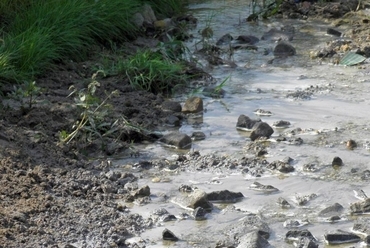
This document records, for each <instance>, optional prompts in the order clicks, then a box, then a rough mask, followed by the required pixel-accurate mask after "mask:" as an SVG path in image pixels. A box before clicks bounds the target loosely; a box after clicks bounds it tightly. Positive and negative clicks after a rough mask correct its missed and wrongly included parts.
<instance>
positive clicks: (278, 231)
mask: <svg viewBox="0 0 370 248" xmlns="http://www.w3.org/2000/svg"><path fill="white" fill-rule="evenodd" d="M249 7H250V5H249V4H248V1H242V0H233V1H231V0H227V1H226V0H224V1H216V0H213V1H212V0H210V1H203V2H202V3H194V4H191V5H190V6H189V9H190V12H192V13H193V14H194V16H196V17H197V18H199V25H198V26H197V28H196V30H194V36H195V39H194V40H193V41H190V42H189V43H187V45H188V46H189V49H190V50H192V51H193V50H195V49H196V48H195V44H196V43H197V42H199V41H200V39H201V36H200V34H199V32H198V30H202V29H203V28H204V27H205V26H206V25H210V26H211V27H212V29H213V31H214V38H213V39H214V40H211V42H213V43H215V42H216V41H217V39H218V38H220V37H221V36H222V35H224V34H226V33H230V34H231V35H233V36H234V37H236V36H238V35H255V36H257V37H261V36H262V34H263V33H264V32H267V31H268V30H269V29H270V28H271V27H281V26H283V25H293V26H294V27H295V30H296V33H295V37H294V39H293V41H292V42H291V43H292V44H293V46H294V47H295V48H296V50H297V55H296V56H294V57H290V58H287V59H281V60H279V61H278V62H276V61H275V62H274V63H273V64H269V63H268V61H269V60H270V59H272V58H273V55H272V54H270V55H263V51H264V50H266V49H273V47H274V46H275V45H276V44H275V43H273V42H272V41H260V42H259V43H257V46H258V51H249V50H239V51H235V54H234V55H233V57H232V58H231V59H232V60H233V61H234V62H235V63H236V64H237V65H238V67H237V68H229V67H224V66H215V67H213V68H209V72H210V73H211V75H212V76H213V77H215V78H216V79H217V81H218V82H219V83H221V82H222V81H223V80H224V79H225V78H227V77H229V80H228V81H227V83H226V85H225V86H224V87H223V89H224V90H226V92H227V93H226V95H225V97H224V98H221V99H213V98H209V97H205V96H203V100H204V104H205V108H206V112H205V113H204V115H203V117H202V118H201V119H197V120H194V122H189V123H183V125H182V127H181V128H180V131H181V132H184V133H187V134H189V135H191V133H192V132H194V131H202V132H204V133H205V134H206V136H207V138H206V139H205V140H203V141H196V142H194V144H193V147H192V149H195V150H199V151H200V152H201V154H207V153H217V154H225V155H229V156H233V155H235V156H238V155H240V154H242V153H243V146H244V145H245V144H246V142H247V141H248V133H245V132H241V131H238V130H236V128H235V125H236V122H237V118H238V116H239V115H241V114H245V115H247V116H249V117H251V118H258V116H255V115H254V114H253V111H254V110H256V109H258V108H260V109H264V110H269V111H271V112H272V113H273V115H272V116H268V117H259V118H261V119H262V120H263V121H265V122H267V123H269V124H270V125H271V124H272V123H274V122H275V121H279V120H286V121H289V122H290V123H291V124H292V126H291V127H290V128H288V129H284V130H275V133H274V135H273V136H272V140H273V139H275V138H276V137H277V136H278V135H279V133H281V132H286V131H289V130H291V129H294V128H298V127H299V128H302V129H307V130H312V131H310V132H306V133H304V134H302V135H301V137H302V139H303V140H304V143H303V144H302V145H301V146H293V145H288V144H284V143H274V146H273V148H271V149H270V150H269V154H268V157H267V160H268V161H270V162H271V161H275V160H278V159H281V158H284V157H286V156H289V157H292V158H293V159H295V160H296V161H297V163H296V164H295V165H294V166H295V168H296V171H295V172H294V173H291V174H287V175H284V176H283V177H282V176H281V175H280V176H279V175H276V174H272V175H268V176H264V177H262V178H258V179H256V178H250V177H245V176H244V175H242V174H231V173H230V172H229V173H225V172H222V173H221V172H220V174H207V173H202V172H197V173H193V172H181V173H179V174H171V173H169V174H168V179H169V182H163V183H153V182H152V181H151V179H152V177H153V176H152V177H151V176H150V175H148V178H144V179H140V181H139V183H140V184H142V185H149V187H150V189H151V192H152V194H153V198H152V203H151V204H148V205H145V206H136V205H135V206H133V207H132V209H131V211H132V212H138V213H140V214H142V215H144V217H149V216H150V212H151V211H152V210H154V209H158V208H160V207H165V208H166V209H167V210H168V211H169V212H170V213H171V214H174V215H178V214H179V213H181V212H184V211H185V210H183V209H181V208H180V207H178V206H177V205H174V204H172V203H170V202H163V201H160V200H158V199H157V197H156V196H160V195H161V194H166V195H167V196H174V195H176V194H178V187H179V186H180V185H181V184H189V185H195V186H197V187H198V188H200V189H202V190H204V191H206V192H211V191H216V190H224V189H228V190H232V191H235V192H242V193H243V194H244V196H245V197H246V198H245V199H244V200H242V201H240V202H238V203H236V204H234V206H235V208H237V209H240V210H241V211H235V210H230V206H229V207H227V206H226V205H217V204H216V208H215V210H214V211H213V212H212V213H210V214H209V215H208V216H207V217H208V218H207V220H206V221H198V222H197V221H193V220H182V221H174V222H167V223H164V224H163V225H162V226H159V227H157V228H153V229H151V230H148V231H147V232H145V233H143V234H142V236H141V238H142V239H144V240H150V243H149V244H148V243H147V244H146V247H167V246H168V247H214V245H215V243H216V242H217V241H218V240H222V237H223V236H224V235H226V234H225V233H223V230H224V228H225V227H226V226H228V225H230V224H231V223H233V222H236V221H237V220H238V219H240V218H242V217H243V216H245V214H246V213H245V212H244V211H248V212H252V213H260V214H261V216H263V218H264V219H265V220H266V221H267V222H268V223H269V225H270V227H271V229H272V235H271V237H270V239H269V242H270V244H271V245H273V246H275V247H292V245H289V244H287V243H285V241H284V237H285V234H286V232H287V231H288V229H286V228H284V227H283V222H284V221H285V220H287V219H292V218H294V219H307V220H308V221H309V222H310V224H308V225H307V226H305V228H308V229H309V230H310V231H311V232H312V233H313V235H314V236H316V237H317V239H318V240H319V242H320V247H324V246H325V244H324V241H323V235H324V234H325V233H326V232H328V231H332V230H336V229H342V230H346V231H350V229H351V227H352V226H353V217H351V216H350V215H349V214H348V212H346V213H345V214H344V216H343V221H340V222H337V223H335V224H330V223H327V222H324V221H323V220H322V219H320V218H318V217H317V212H318V211H320V210H322V209H323V208H324V207H327V206H330V205H332V204H334V203H340V204H341V205H342V206H343V207H344V208H345V209H346V210H347V211H348V207H349V204H350V203H353V202H356V201H358V200H357V199H356V198H355V197H354V194H353V190H354V189H359V188H360V189H363V190H364V191H365V192H368V193H369V194H370V185H369V184H368V182H367V181H362V180H359V179H358V177H354V176H353V173H352V171H351V170H352V169H358V171H363V170H365V169H367V168H368V167H369V166H368V163H369V161H370V158H369V155H370V152H369V149H368V140H369V141H370V130H369V122H370V116H369V111H368V110H369V104H370V98H369V94H370V78H369V75H370V71H369V70H368V69H358V68H357V67H343V66H335V65H333V64H330V63H328V61H323V62H319V61H318V60H310V58H309V52H310V50H315V49H317V48H318V47H323V46H324V45H325V42H326V41H329V40H332V37H330V36H327V35H326V28H327V27H328V26H329V25H328V24H325V23H320V22H318V21H313V22H312V21H299V20H275V21H274V20H270V21H259V22H258V23H253V24H252V23H246V22H245V21H243V18H245V17H247V16H248V15H249V14H250V13H251V11H250V8H249ZM200 62H202V61H200ZM367 68H368V67H367ZM310 86H314V87H316V86H319V89H320V90H319V91H317V92H316V93H315V94H314V95H313V96H312V98H311V99H308V100H294V99H292V98H287V97H286V95H287V94H288V93H290V92H294V91H296V90H303V89H306V88H307V87H310ZM189 94H190V93H189ZM188 96H189V95H181V96H177V98H176V99H177V100H180V101H185V99H186V98H187V97H188ZM194 123H196V124H194ZM335 130H337V131H335ZM349 139H353V140H355V141H356V142H357V143H358V147H357V148H356V149H355V150H348V149H346V147H345V144H344V142H345V141H346V140H349ZM178 152H180V151H176V150H172V149H168V148H164V147H162V146H161V145H160V144H152V145H149V146H145V147H143V150H142V154H143V157H141V158H140V159H148V158H155V157H171V155H173V154H175V153H178ZM335 156H339V157H341V158H342V160H343V161H344V164H345V165H344V167H343V168H341V169H340V170H334V169H333V168H332V167H331V161H332V159H333V158H334V157H335ZM310 162H315V163H317V164H319V165H320V168H321V169H320V170H319V171H317V172H313V173H307V172H304V171H303V170H302V166H303V165H304V164H307V163H310ZM117 163H118V164H125V163H127V160H122V161H118V162H117ZM149 174H150V172H149ZM215 178H217V180H218V181H219V183H218V184H214V183H212V182H213V181H214V180H213V179H215ZM254 181H258V182H260V183H262V184H270V185H273V186H275V187H276V188H278V189H279V190H280V191H279V192H278V193H275V194H270V195H267V194H261V193H259V192H256V191H252V190H251V189H249V185H250V184H252V183H253V182H254ZM311 193H315V194H317V195H318V197H317V198H316V199H314V200H312V201H311V202H310V203H309V204H308V205H307V206H303V207H302V206H298V205H297V204H294V200H293V199H294V197H295V195H305V194H311ZM278 197H283V198H285V199H287V200H288V201H289V202H291V203H293V206H294V207H293V208H291V209H288V210H281V208H280V207H279V206H278V205H277V204H276V200H277V198H278ZM158 198H159V197H158ZM361 218H362V217H361ZM165 227H166V228H168V229H170V230H171V231H173V232H174V233H175V234H176V235H177V236H178V237H179V238H180V239H181V240H182V241H179V242H176V243H171V242H163V241H162V240H161V232H162V230H163V229H164V228H165ZM199 233H200V234H201V235H198V234H199ZM361 245H362V244H354V247H360V246H361ZM325 247H326V246H325ZM336 247H341V246H336ZM343 247H348V246H343Z"/></svg>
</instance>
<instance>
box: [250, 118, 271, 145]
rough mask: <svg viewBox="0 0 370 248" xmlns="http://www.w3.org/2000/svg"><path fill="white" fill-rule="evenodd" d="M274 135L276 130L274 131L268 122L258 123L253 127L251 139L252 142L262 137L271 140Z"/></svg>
mask: <svg viewBox="0 0 370 248" xmlns="http://www.w3.org/2000/svg"><path fill="white" fill-rule="evenodd" d="M273 133H274V129H272V127H270V125H269V124H267V123H266V122H258V123H256V124H255V125H254V126H253V128H252V132H251V134H250V135H249V138H250V139H251V140H252V141H254V140H256V139H258V138H261V137H265V138H270V136H271V135H272V134H273Z"/></svg>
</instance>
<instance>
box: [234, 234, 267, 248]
mask: <svg viewBox="0 0 370 248" xmlns="http://www.w3.org/2000/svg"><path fill="white" fill-rule="evenodd" d="M246 247H248V248H267V247H271V245H270V243H269V242H268V241H267V240H266V239H265V238H264V237H262V236H261V235H260V234H259V233H258V231H252V232H249V233H247V234H245V235H243V236H242V237H240V238H239V244H238V246H237V248H246Z"/></svg>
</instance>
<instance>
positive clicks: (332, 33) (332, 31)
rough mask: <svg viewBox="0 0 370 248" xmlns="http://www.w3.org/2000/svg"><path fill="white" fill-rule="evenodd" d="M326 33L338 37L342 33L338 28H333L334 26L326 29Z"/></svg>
mask: <svg viewBox="0 0 370 248" xmlns="http://www.w3.org/2000/svg"><path fill="white" fill-rule="evenodd" d="M326 33H327V34H330V35H334V36H338V37H340V36H342V33H341V32H339V31H338V30H335V29H334V28H328V29H327V30H326Z"/></svg>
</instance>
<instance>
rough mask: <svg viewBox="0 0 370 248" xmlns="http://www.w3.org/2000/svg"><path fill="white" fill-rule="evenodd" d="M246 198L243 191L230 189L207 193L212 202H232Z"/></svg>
mask: <svg viewBox="0 0 370 248" xmlns="http://www.w3.org/2000/svg"><path fill="white" fill-rule="evenodd" d="M242 198H244V195H243V194H242V193H241V192H231V191H228V190H221V191H214V192H211V193H208V194H207V199H208V200H209V201H211V202H222V203H232V202H237V201H238V200H240V199H242Z"/></svg>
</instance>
